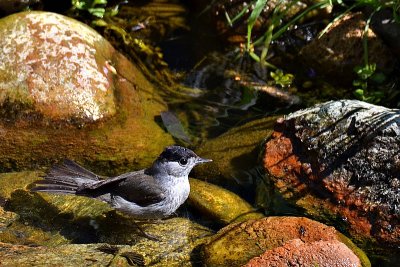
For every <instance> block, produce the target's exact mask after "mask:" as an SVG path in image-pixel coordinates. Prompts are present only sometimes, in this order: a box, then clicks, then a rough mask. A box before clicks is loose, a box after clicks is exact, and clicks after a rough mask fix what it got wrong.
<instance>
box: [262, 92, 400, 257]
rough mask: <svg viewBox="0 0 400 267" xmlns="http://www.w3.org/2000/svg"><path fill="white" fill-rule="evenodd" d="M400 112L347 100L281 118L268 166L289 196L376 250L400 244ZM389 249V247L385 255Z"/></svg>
mask: <svg viewBox="0 0 400 267" xmlns="http://www.w3.org/2000/svg"><path fill="white" fill-rule="evenodd" d="M399 114H400V113H399V110H391V109H387V108H384V107H380V106H375V105H371V104H368V103H365V102H361V101H352V100H342V101H331V102H327V103H323V104H319V105H316V106H314V107H311V108H309V109H305V110H300V111H297V112H295V113H292V114H290V115H288V116H286V117H284V118H283V119H281V120H279V121H278V123H277V125H276V127H275V132H274V133H273V135H272V137H271V138H270V140H269V141H268V142H267V143H266V145H265V156H264V166H265V169H266V171H267V172H268V173H269V174H270V176H271V178H272V180H273V181H274V182H275V186H276V187H277V188H278V190H279V191H280V192H281V193H282V194H283V196H284V197H285V198H286V199H289V200H290V201H292V202H294V203H295V204H297V205H299V206H300V207H302V208H305V209H306V212H307V213H308V214H310V215H312V216H314V217H316V218H320V219H323V220H329V221H331V222H335V223H338V224H340V225H342V226H343V227H344V228H345V229H346V230H348V231H349V232H350V234H351V236H352V237H353V238H355V239H356V240H357V241H358V242H373V243H374V242H376V241H377V242H378V244H379V245H377V244H376V243H374V245H373V248H372V249H379V248H382V247H392V248H397V247H398V246H399V245H400V224H399V221H400V199H399V195H400V182H399V181H400V172H399V170H400V167H399V166H400V165H399V162H400V158H399V157H400V156H399V155H400V129H399V125H400V124H399ZM385 251H386V252H388V251H389V250H385Z"/></svg>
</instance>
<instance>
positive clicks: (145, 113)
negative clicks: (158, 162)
mask: <svg viewBox="0 0 400 267" xmlns="http://www.w3.org/2000/svg"><path fill="white" fill-rule="evenodd" d="M15 21H18V23H15ZM0 36H1V37H2V38H0V45H1V47H3V49H2V50H1V51H0V61H1V64H0V92H1V94H0V106H1V112H0V136H1V139H2V140H3V141H4V142H3V144H4V145H3V146H2V148H1V149H0V170H1V169H2V170H3V171H10V170H20V169H24V168H35V167H36V166H38V165H39V166H40V165H46V164H48V163H49V162H54V161H55V160H56V159H60V158H64V157H69V158H74V159H76V160H78V161H81V162H82V161H84V162H88V163H91V164H93V165H94V166H97V167H102V169H105V170H106V171H107V170H110V169H113V170H117V168H116V167H121V168H124V169H125V170H126V169H128V168H130V169H132V168H137V169H139V168H141V167H144V166H147V165H149V164H150V163H151V162H152V161H153V160H154V158H155V157H156V156H157V155H158V154H159V153H160V151H162V149H163V148H164V147H165V146H166V145H168V144H171V143H173V140H172V138H171V137H170V136H169V135H168V134H166V133H165V132H164V131H163V130H162V129H161V128H160V127H159V126H158V125H157V124H156V122H155V121H154V117H155V116H157V115H159V114H160V112H161V111H162V110H164V109H166V106H165V104H164V103H163V101H162V100H161V98H160V97H159V96H158V95H157V93H155V92H154V88H153V86H152V85H151V84H150V83H149V82H148V81H147V80H146V79H145V78H144V76H143V74H142V73H141V72H140V71H139V70H138V69H137V68H136V67H135V66H134V65H133V64H132V63H130V62H129V61H128V60H127V59H126V58H125V57H124V56H122V55H121V54H119V53H118V52H117V51H116V50H115V49H114V48H113V47H112V46H111V45H110V43H109V42H107V41H106V40H105V39H104V38H103V37H101V36H100V35H99V34H98V33H97V32H95V31H94V30H93V29H91V28H89V27H88V26H86V25H84V24H82V23H80V22H78V21H75V20H73V19H70V18H67V17H64V16H62V15H58V14H54V13H49V12H24V13H18V14H14V15H11V16H8V17H6V18H3V19H1V20H0ZM111 166H113V168H110V167H111Z"/></svg>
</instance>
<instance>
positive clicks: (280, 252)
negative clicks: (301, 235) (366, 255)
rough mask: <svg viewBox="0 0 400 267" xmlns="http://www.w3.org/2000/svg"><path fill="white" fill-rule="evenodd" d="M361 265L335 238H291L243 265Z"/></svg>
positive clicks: (340, 266) (352, 266)
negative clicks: (308, 239) (303, 239)
mask: <svg viewBox="0 0 400 267" xmlns="http://www.w3.org/2000/svg"><path fill="white" fill-rule="evenodd" d="M288 265H289V266H292V265H293V266H320V267H323V266H325V267H332V266H335V267H350V266H351V267H356V266H362V265H361V262H360V259H358V258H357V256H356V255H355V254H354V253H353V252H352V251H351V250H350V249H349V248H348V247H347V246H346V245H345V244H343V243H341V242H339V241H337V240H329V241H315V242H311V243H305V242H303V241H302V240H301V239H293V240H290V241H289V242H287V243H285V244H284V245H283V246H281V247H278V248H275V249H271V250H267V251H266V252H265V253H263V254H262V255H261V256H259V257H255V258H253V259H251V260H250V261H249V262H248V263H247V264H245V265H244V266H246V267H256V266H288Z"/></svg>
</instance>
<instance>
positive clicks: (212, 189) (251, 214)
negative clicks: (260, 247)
mask: <svg viewBox="0 0 400 267" xmlns="http://www.w3.org/2000/svg"><path fill="white" fill-rule="evenodd" d="M189 182H190V194H189V199H188V203H189V205H191V206H193V207H194V208H195V209H196V210H198V211H199V212H201V213H202V214H203V215H204V216H205V217H207V218H209V219H212V220H213V221H214V222H217V223H219V224H222V225H226V224H229V223H233V222H241V221H246V220H249V219H260V218H262V217H264V214H262V213H260V212H257V211H256V209H255V208H254V207H252V206H251V205H250V204H249V203H248V202H247V201H246V200H244V199H242V198H241V197H239V196H238V195H236V194H235V193H233V192H231V191H229V190H226V189H224V188H222V187H219V186H217V185H213V184H210V183H207V182H204V181H201V180H197V179H190V180H189Z"/></svg>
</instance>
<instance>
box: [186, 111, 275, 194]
mask: <svg viewBox="0 0 400 267" xmlns="http://www.w3.org/2000/svg"><path fill="white" fill-rule="evenodd" d="M275 120H276V118H274V117H272V118H264V119H259V120H255V121H252V122H249V123H246V124H244V125H242V126H239V127H236V128H233V129H231V130H229V131H228V132H226V133H224V134H222V135H220V136H219V137H217V138H215V139H212V140H208V141H207V142H205V143H204V145H202V146H200V147H199V148H198V149H197V150H196V151H197V152H198V153H199V154H200V155H202V156H204V157H205V158H210V159H213V162H210V163H209V164H207V165H208V166H204V165H203V166H201V165H200V166H198V167H196V169H194V170H193V173H195V174H196V175H195V176H196V177H201V178H202V179H205V180H210V181H212V182H213V183H215V184H219V185H229V186H233V185H235V184H240V185H249V184H252V183H253V180H252V178H251V175H250V174H249V172H251V171H254V170H252V169H253V168H255V167H256V165H257V162H258V155H259V153H260V144H261V143H262V141H263V140H264V139H265V138H266V137H268V136H269V135H270V134H271V133H272V130H271V129H272V128H273V125H274V123H275Z"/></svg>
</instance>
